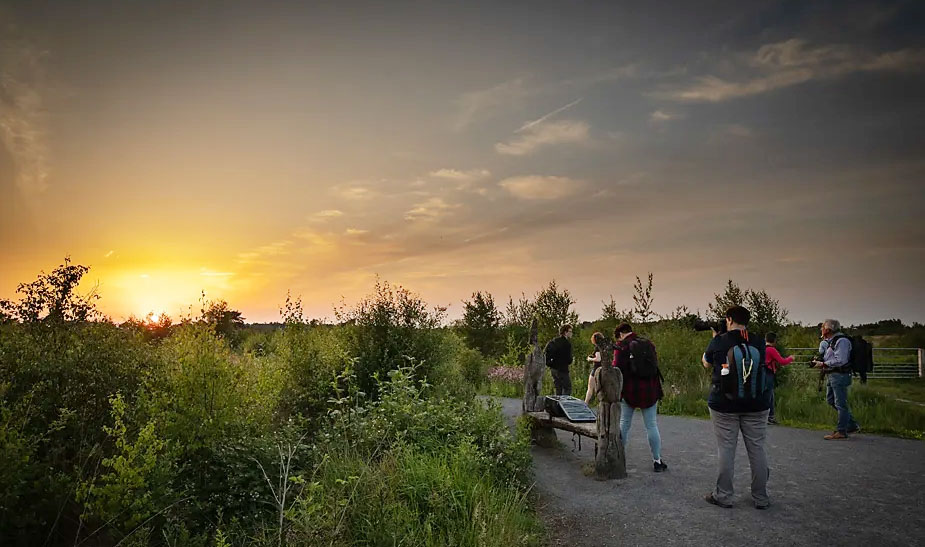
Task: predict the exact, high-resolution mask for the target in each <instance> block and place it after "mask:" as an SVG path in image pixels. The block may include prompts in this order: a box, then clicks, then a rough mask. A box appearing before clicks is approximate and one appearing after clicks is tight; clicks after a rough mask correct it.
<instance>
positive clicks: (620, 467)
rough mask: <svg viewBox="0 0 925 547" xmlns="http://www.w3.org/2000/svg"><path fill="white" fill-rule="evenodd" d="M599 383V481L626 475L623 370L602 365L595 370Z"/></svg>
mask: <svg viewBox="0 0 925 547" xmlns="http://www.w3.org/2000/svg"><path fill="white" fill-rule="evenodd" d="M594 379H595V382H596V383H597V398H598V400H599V401H600V405H598V407H597V456H596V457H595V459H594V475H595V477H596V478H598V479H600V480H606V479H624V478H626V454H625V452H624V450H623V440H622V439H621V438H620V412H621V411H620V396H621V394H622V393H623V373H622V372H620V369H618V368H613V367H610V366H607V365H606V364H605V365H602V366H600V367H598V369H597V370H596V371H595V372H594Z"/></svg>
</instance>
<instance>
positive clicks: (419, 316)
mask: <svg viewBox="0 0 925 547" xmlns="http://www.w3.org/2000/svg"><path fill="white" fill-rule="evenodd" d="M334 316H335V317H336V318H337V321H338V322H340V323H342V324H343V325H344V327H345V328H343V329H341V330H340V331H339V332H340V335H341V336H343V337H344V342H345V346H346V355H349V356H350V357H352V358H354V359H355V362H354V366H355V372H356V376H357V382H358V385H359V386H360V389H361V390H362V391H364V392H365V393H368V394H373V395H377V394H378V390H379V380H377V378H379V379H381V380H385V379H386V378H387V377H388V373H389V371H393V370H397V369H399V368H401V367H404V366H407V365H408V363H409V361H410V362H413V363H415V364H416V365H417V366H418V367H419V368H418V370H419V371H421V373H422V377H423V378H422V379H431V377H432V374H434V373H435V372H436V371H437V369H438V367H439V366H440V364H441V363H442V362H443V359H444V353H443V352H444V351H445V343H444V342H443V336H442V334H441V333H440V332H439V331H438V330H437V329H439V328H440V326H441V325H442V323H443V318H444V317H445V316H446V308H442V307H436V308H429V307H428V306H427V303H425V302H424V301H423V300H422V299H421V298H420V296H418V295H417V294H415V293H412V292H411V291H409V290H408V289H405V288H403V287H401V286H398V287H393V286H392V285H390V284H389V282H388V281H380V280H379V279H378V278H377V279H376V284H375V286H374V287H373V292H372V294H370V295H368V296H366V297H364V298H363V299H362V300H360V302H359V303H357V304H356V306H354V307H353V308H348V307H347V305H346V304H345V303H342V304H341V305H340V306H339V307H338V308H336V309H335V310H334Z"/></svg>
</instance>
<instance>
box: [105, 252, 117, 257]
mask: <svg viewBox="0 0 925 547" xmlns="http://www.w3.org/2000/svg"><path fill="white" fill-rule="evenodd" d="M115 252H116V251H109V252H108V253H106V254H105V255H103V258H109V257H111V256H112V255H113V254H114V253H115Z"/></svg>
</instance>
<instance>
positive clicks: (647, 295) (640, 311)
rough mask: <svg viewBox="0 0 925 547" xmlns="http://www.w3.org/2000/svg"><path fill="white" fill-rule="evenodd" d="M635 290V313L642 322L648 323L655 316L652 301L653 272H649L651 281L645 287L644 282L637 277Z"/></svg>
mask: <svg viewBox="0 0 925 547" xmlns="http://www.w3.org/2000/svg"><path fill="white" fill-rule="evenodd" d="M633 290H634V291H635V294H634V295H633V302H635V303H636V307H635V308H634V309H633V312H634V313H635V315H636V317H638V318H639V320H640V321H641V322H643V323H648V322H649V319H651V318H652V317H653V316H654V315H655V312H653V311H652V301H653V300H654V299H653V298H652V272H649V281H648V283H646V286H645V287H643V286H642V280H641V279H639V276H638V275H637V276H636V283H635V284H634V285H633Z"/></svg>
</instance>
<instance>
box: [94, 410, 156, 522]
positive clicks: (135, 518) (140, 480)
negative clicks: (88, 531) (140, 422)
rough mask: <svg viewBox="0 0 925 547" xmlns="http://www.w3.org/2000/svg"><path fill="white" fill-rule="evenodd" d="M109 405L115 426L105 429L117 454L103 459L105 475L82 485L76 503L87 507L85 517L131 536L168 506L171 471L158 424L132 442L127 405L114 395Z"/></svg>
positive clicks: (145, 426)
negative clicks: (128, 427)
mask: <svg viewBox="0 0 925 547" xmlns="http://www.w3.org/2000/svg"><path fill="white" fill-rule="evenodd" d="M110 402H111V403H112V418H113V425H112V426H104V427H103V429H104V431H105V432H106V434H107V435H108V436H109V438H110V439H111V440H112V441H113V442H114V444H115V451H114V453H113V455H112V456H110V457H107V458H103V459H102V461H101V467H102V469H103V470H104V472H103V474H101V475H99V476H98V477H93V478H92V479H90V480H88V481H85V482H83V483H81V485H80V487H79V488H78V489H77V500H78V501H79V502H83V504H84V507H85V514H84V516H85V517H97V518H99V519H100V520H102V521H106V522H109V523H110V524H111V525H112V526H113V527H114V528H116V529H121V530H122V531H123V532H128V531H130V530H131V529H132V528H134V527H135V526H137V525H138V524H141V523H142V522H143V521H144V520H145V519H147V518H148V517H150V516H151V515H152V514H153V512H154V511H155V510H156V508H157V507H158V506H159V505H161V504H164V505H166V500H167V499H168V493H169V485H168V481H169V479H170V469H169V468H168V466H166V465H165V461H164V460H165V454H164V452H165V448H166V443H165V442H164V440H163V439H160V438H158V436H157V433H156V429H155V423H154V422H153V421H152V422H149V423H147V424H145V425H144V426H143V427H142V428H141V430H140V431H139V432H138V434H137V436H136V438H135V439H134V441H133V440H131V439H130V437H129V433H128V429H127V427H126V423H125V414H126V412H125V401H124V400H123V398H122V396H121V395H115V396H114V397H112V398H111V399H110Z"/></svg>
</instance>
